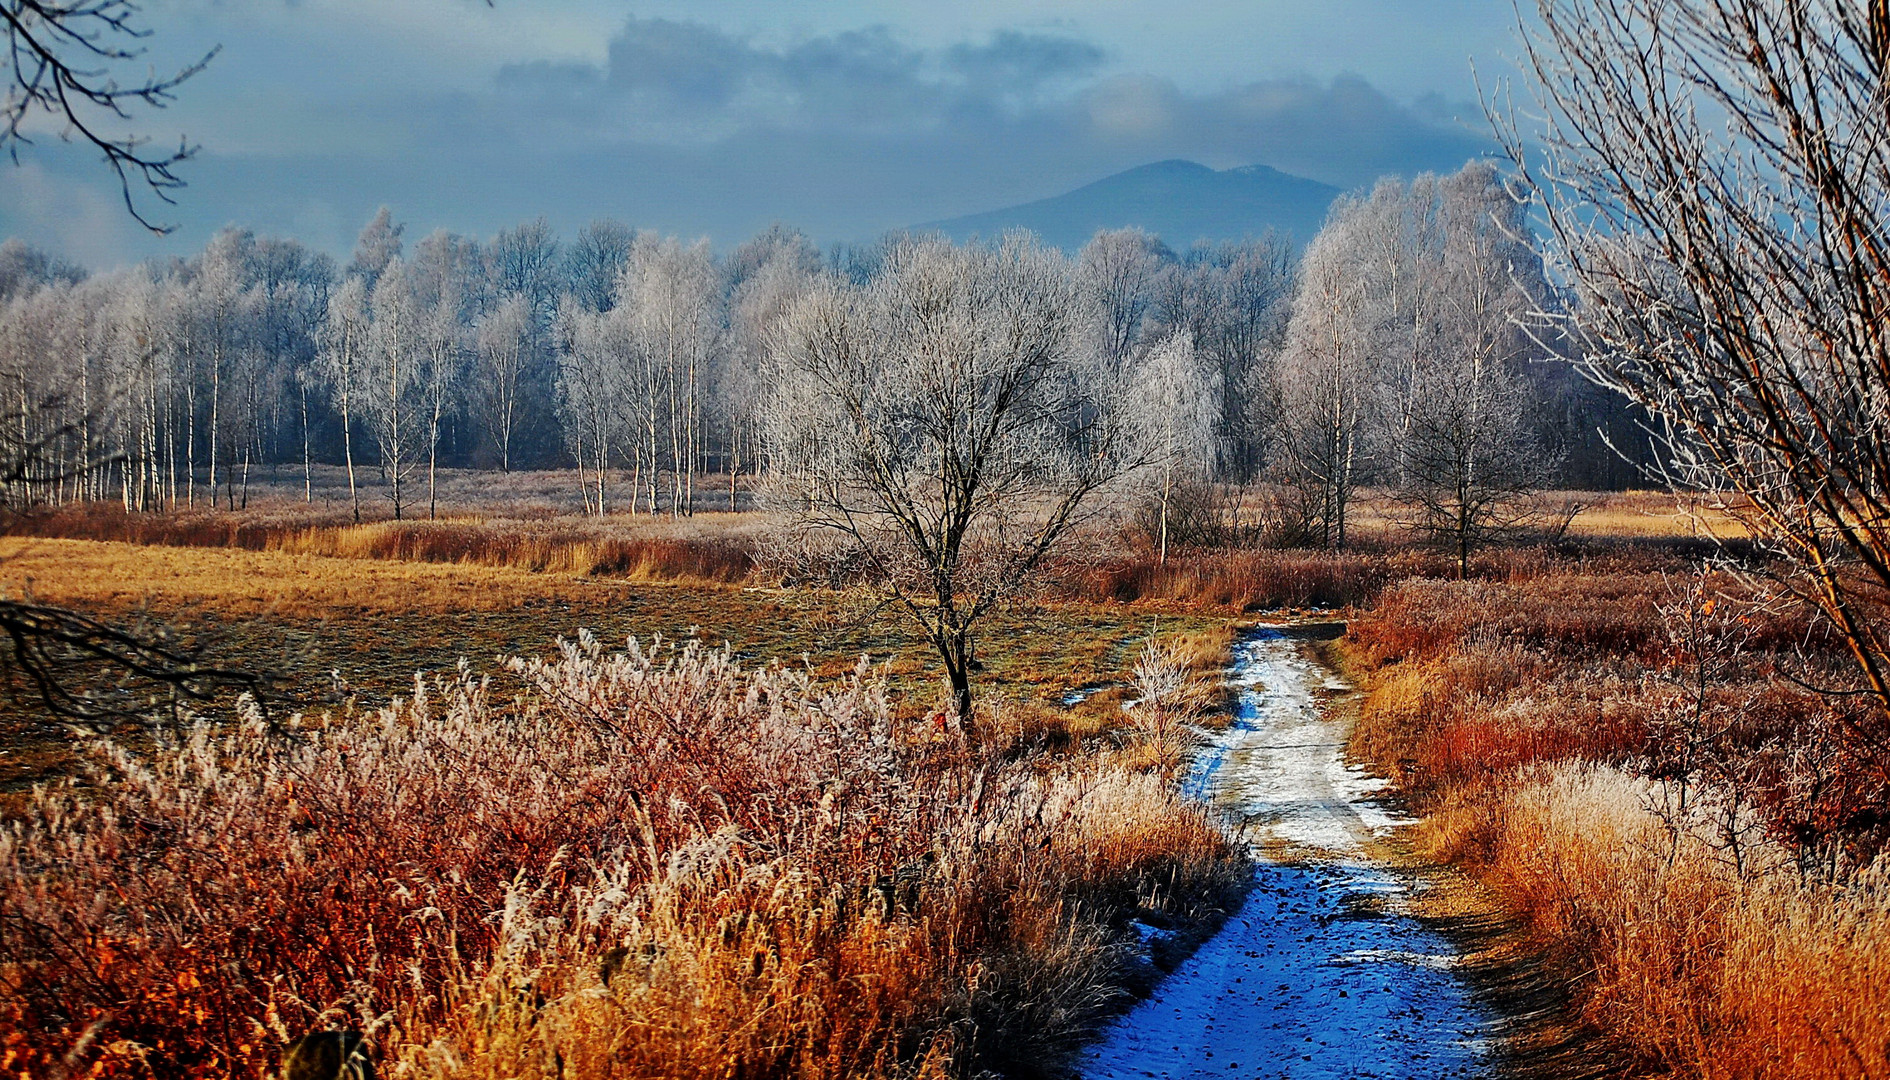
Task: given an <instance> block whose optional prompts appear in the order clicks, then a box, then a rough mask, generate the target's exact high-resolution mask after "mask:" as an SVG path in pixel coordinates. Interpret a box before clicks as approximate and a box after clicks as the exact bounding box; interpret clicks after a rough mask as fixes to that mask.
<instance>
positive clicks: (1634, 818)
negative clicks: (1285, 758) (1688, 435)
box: [1348, 554, 1890, 1078]
mask: <svg viewBox="0 0 1890 1080" xmlns="http://www.w3.org/2000/svg"><path fill="white" fill-rule="evenodd" d="M1763 595H1764V594H1763V593H1762V592H1760V591H1757V590H1756V589H1755V587H1754V584H1753V582H1752V581H1751V580H1749V579H1746V578H1741V577H1735V576H1732V575H1729V574H1725V573H1722V572H1715V571H1712V570H1711V569H1702V568H1701V567H1700V566H1699V565H1697V564H1692V565H1690V564H1688V563H1685V562H1682V561H1680V560H1677V559H1674V558H1671V557H1660V556H1653V555H1648V554H1640V555H1635V556H1617V557H1612V558H1602V559H1597V560H1592V561H1589V562H1586V563H1562V564H1555V563H1551V564H1547V565H1543V566H1540V567H1536V568H1530V569H1524V568H1518V571H1517V572H1514V573H1512V574H1511V575H1509V576H1508V577H1506V578H1503V579H1493V580H1484V581H1441V580H1419V581H1407V582H1403V583H1400V584H1398V585H1396V586H1393V587H1392V588H1391V589H1389V590H1388V591H1387V592H1386V593H1385V594H1384V596H1383V597H1382V599H1381V601H1380V602H1379V604H1378V605H1377V606H1376V607H1375V608H1374V609H1373V610H1372V611H1371V612H1369V613H1366V614H1364V615H1362V616H1361V617H1360V618H1358V619H1356V620H1354V621H1353V622H1352V624H1351V629H1350V632H1349V636H1348V643H1349V647H1350V649H1351V650H1352V654H1353V656H1354V657H1355V658H1356V659H1357V660H1358V661H1359V662H1360V663H1361V665H1362V666H1363V667H1364V668H1366V669H1368V670H1370V671H1371V675H1370V679H1369V684H1370V687H1371V689H1370V694H1369V696H1368V698H1367V699H1366V701H1365V705H1364V710H1363V714H1362V719H1361V722H1360V725H1359V727H1358V729H1357V734H1356V736H1355V740H1354V749H1355V752H1356V753H1357V754H1358V756H1359V757H1361V758H1362V759H1364V760H1365V761H1368V762H1369V763H1371V764H1372V765H1373V766H1374V767H1375V768H1376V769H1378V770H1380V771H1382V772H1383V774H1384V775H1387V776H1391V777H1394V778H1396V779H1397V780H1398V781H1399V784H1400V789H1401V791H1402V792H1403V793H1404V795H1405V796H1406V798H1408V799H1409V800H1410V802H1411V805H1412V806H1413V808H1414V809H1415V810H1417V811H1418V812H1420V813H1421V814H1422V815H1423V819H1424V820H1423V824H1422V825H1421V826H1420V827H1419V829H1418V833H1417V842H1418V844H1419V845H1420V847H1421V848H1422V849H1423V850H1424V851H1425V852H1426V853H1427V854H1429V855H1430V856H1431V857H1433V858H1436V859H1439V860H1443V861H1448V862H1453V863H1457V864H1458V865H1461V866H1464V867H1466V868H1468V869H1469V870H1471V871H1472V872H1473V873H1474V874H1475V875H1476V876H1477V877H1478V878H1479V879H1480V880H1482V881H1483V882H1484V883H1485V884H1486V885H1488V886H1490V887H1491V888H1492V890H1493V892H1494V894H1495V895H1496V896H1497V897H1498V898H1499V899H1500V901H1501V902H1502V903H1503V904H1504V905H1505V906H1506V908H1507V909H1508V911H1509V913H1510V914H1511V915H1512V916H1513V917H1514V918H1515V919H1517V920H1519V923H1520V925H1521V926H1522V927H1523V928H1524V932H1525V933H1526V934H1527V935H1528V936H1529V937H1530V938H1531V939H1532V941H1533V942H1534V945H1535V947H1536V948H1537V949H1538V950H1539V952H1540V954H1541V955H1543V956H1544V957H1546V958H1547V959H1548V960H1549V962H1550V963H1551V965H1552V967H1553V970H1554V971H1556V972H1557V974H1558V977H1559V979H1560V980H1561V981H1562V983H1563V984H1564V985H1566V986H1568V987H1570V988H1571V989H1572V990H1573V992H1574V995H1575V1000H1576V1002H1577V1004H1578V1007H1579V1009H1580V1011H1581V1014H1582V1019H1583V1020H1584V1021H1585V1022H1586V1023H1587V1025H1588V1026H1589V1027H1590V1029H1591V1030H1592V1031H1594V1032H1597V1033H1601V1035H1602V1036H1603V1037H1604V1038H1606V1039H1608V1040H1610V1041H1611V1042H1613V1043H1615V1044H1617V1045H1619V1046H1621V1047H1623V1048H1624V1049H1626V1050H1627V1051H1629V1052H1630V1053H1631V1054H1632V1055H1633V1056H1634V1057H1635V1058H1637V1059H1638V1060H1639V1061H1640V1062H1641V1063H1642V1065H1643V1066H1644V1067H1645V1070H1646V1071H1647V1072H1648V1073H1650V1074H1667V1073H1679V1074H1685V1075H1696V1076H1705V1077H1727V1078H1733V1077H1740V1078H1745V1077H1771V1076H1776V1077H1783V1076H1820V1077H1868V1076H1877V1075H1881V1074H1883V1073H1884V1072H1885V1071H1886V1069H1890V1060H1887V1059H1886V1057H1885V1055H1886V1053H1887V1052H1890V1042H1887V1041H1886V1040H1887V1039H1890V1019H1887V1014H1886V1011H1885V1009H1884V996H1883V986H1884V985H1885V983H1884V978H1885V975H1886V974H1887V973H1886V971H1885V969H1884V963H1885V957H1886V956H1890V892H1886V890H1885V887H1884V875H1885V873H1886V872H1890V856H1886V855H1885V854H1884V848H1885V843H1886V840H1890V829H1886V823H1885V818H1884V815H1883V807H1884V806H1885V805H1886V804H1887V803H1890V769H1887V768H1886V766H1887V765H1890V760H1887V759H1886V757H1885V754H1884V747H1885V746H1886V745H1887V744H1886V740H1885V735H1886V732H1885V731H1884V729H1883V727H1882V725H1881V720H1880V717H1879V716H1877V715H1876V714H1875V713H1874V711H1873V710H1872V709H1870V708H1868V707H1867V706H1864V705H1863V704H1862V703H1860V702H1858V701H1857V700H1856V699H1855V698H1852V699H1842V698H1840V699H1836V700H1833V699H1831V698H1829V697H1827V696H1825V695H1821V694H1819V693H1816V692H1814V691H1813V690H1811V689H1808V687H1809V686H1814V685H1820V684H1828V682H1829V680H1832V679H1833V678H1835V674H1834V673H1836V672H1841V671H1842V670H1843V669H1844V667H1845V665H1846V663H1847V662H1848V660H1847V657H1846V656H1845V655H1844V654H1843V651H1842V645H1841V643H1840V642H1838V641H1836V640H1834V636H1833V635H1831V634H1830V633H1829V632H1828V631H1822V630H1820V629H1819V628H1818V626H1817V625H1816V624H1815V623H1812V622H1810V621H1808V620H1807V619H1806V618H1805V617H1804V616H1803V615H1802V614H1799V615H1796V616H1794V615H1793V614H1791V613H1790V610H1789V609H1786V608H1783V607H1781V606H1779V605H1776V604H1772V605H1768V604H1766V603H1764V602H1763Z"/></svg>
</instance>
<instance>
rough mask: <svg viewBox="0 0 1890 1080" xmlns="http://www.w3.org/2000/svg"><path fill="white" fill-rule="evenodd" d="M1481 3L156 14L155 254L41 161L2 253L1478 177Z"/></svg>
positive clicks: (664, 3)
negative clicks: (1120, 190) (9, 245)
mask: <svg viewBox="0 0 1890 1080" xmlns="http://www.w3.org/2000/svg"><path fill="white" fill-rule="evenodd" d="M1513 20H1514V13H1513V9H1512V8H1511V7H1510V5H1509V4H1508V3H1505V2H1502V0H1480V2H1470V0H1427V2H1422V3H1419V2H1415V0H1326V2H1295V0H1213V2H1192V3H1191V2H1187V0H1005V2H997V0H960V2H957V3H949V4H941V3H937V2H935V0H934V2H931V3H917V2H899V3H894V2H883V0H882V2H869V0H835V2H827V3H821V4H818V5H813V4H792V5H790V4H784V3H778V2H777V3H764V2H760V0H693V2H682V0H658V2H643V3H634V4H630V3H622V2H606V0H567V2H554V0H497V3H496V5H494V6H491V7H488V6H486V5H485V4H483V3H480V2H478V0H154V2H153V3H152V4H151V5H150V7H149V9H148V12H147V17H146V22H147V24H148V25H149V27H150V28H151V29H152V30H153V31H154V32H155V36H154V38H153V47H152V51H151V59H152V61H153V62H155V63H156V64H157V65H158V66H159V67H160V68H163V67H164V66H165V65H167V64H168V65H175V64H177V63H180V62H182V61H184V60H186V59H188V58H192V57H194V56H195V55H198V54H200V53H201V52H202V51H203V50H204V49H207V48H208V47H210V46H212V45H217V44H220V45H222V46H223V51H222V53H221V54H220V55H219V56H218V57H217V59H216V60H215V61H214V62H213V63H212V65H211V67H210V69H209V70H208V71H207V72H205V73H204V74H203V75H202V76H200V77H199V78H197V79H195V80H193V81H192V82H190V83H189V84H187V85H186V86H185V87H184V88H183V90H182V91H180V99H181V100H179V102H178V103H177V104H175V105H173V106H172V107H171V108H169V109H168V110H165V111H163V112H159V113H153V114H149V115H146V116H143V117H141V118H140V130H142V131H144V132H146V133H149V134H150V135H152V136H153V137H154V138H155V140H156V141H157V142H159V143H165V142H170V141H174V140H175V139H176V138H177V137H178V136H179V135H183V136H185V137H187V138H188V139H190V140H191V141H192V142H194V143H198V144H200V145H201V146H202V148H203V149H202V153H201V156H200V157H199V158H198V159H197V160H195V161H193V162H191V163H189V164H188V165H186V166H185V167H184V175H185V177H186V179H187V180H189V182H190V186H189V187H188V188H187V189H185V190H184V191H183V192H181V193H180V196H179V202H180V205H179V206H177V207H163V206H154V207H153V208H152V209H153V212H154V214H156V215H157V216H158V217H159V218H160V219H161V220H165V221H168V222H173V223H176V224H177V225H178V226H179V228H178V230H177V232H176V234H175V235H173V236H171V237H168V238H164V239H156V240H154V239H152V238H149V237H146V236H144V235H142V234H141V233H140V231H139V230H138V228H137V227H136V225H135V224H134V223H133V222H131V221H130V219H129V218H128V217H127V216H126V215H125V214H124V212H123V210H122V209H121V208H120V207H119V206H118V198H117V192H116V190H115V185H114V181H112V179H111V178H110V177H109V175H107V174H106V173H105V172H104V170H103V169H102V167H101V166H99V165H98V164H97V163H96V162H95V161H94V160H93V159H92V158H90V157H89V156H88V155H86V154H83V153H80V152H79V151H78V150H77V149H76V148H73V147H67V146H62V145H61V144H60V143H59V141H58V139H57V138H56V137H55V136H53V135H51V134H50V133H49V134H48V135H46V136H44V137H42V138H40V139H39V141H38V143H37V144H36V145H35V146H32V147H27V148H24V149H23V150H22V152H21V160H22V162H23V164H22V165H21V166H20V167H18V168H15V167H13V166H10V165H7V166H0V169H4V170H5V179H4V181H0V234H5V235H22V236H25V237H27V238H28V239H30V240H33V241H34V242H36V243H39V244H41V245H42V246H46V247H48V248H51V249H53V250H55V251H57V252H59V253H61V254H64V255H66V256H68V257H70V258H74V259H77V260H80V261H82V262H85V263H88V264H90V265H93V266H103V265H110V264H112V263H115V262H121V261H125V260H127V259H131V258H136V257H140V256H144V255H149V254H166V253H186V252H189V251H192V250H195V249H196V248H198V247H200V246H201V244H202V243H203V241H204V239H205V238H206V237H207V236H208V235H209V233H210V232H211V231H213V230H214V229H216V228H217V227H219V226H221V225H224V224H230V223H235V224H242V225H247V226H250V227H253V228H256V229H258V230H260V231H264V232H270V233H286V234H291V235H295V236H299V237H301V238H303V239H304V240H307V241H309V242H311V243H313V244H315V245H317V246H320V247H323V248H325V249H328V250H331V251H337V252H340V251H343V250H345V249H346V248H347V246H348V245H349V244H350V242H351V241H352V238H353V236H354V234H355V232H356V231H357V230H358V229H359V227H360V225H361V223H362V222H364V221H365V220H366V219H367V218H368V217H369V216H370V215H371V214H372V213H373V212H374V210H375V208H376V207H378V206H379V205H381V204H382V203H386V204H388V205H390V206H392V207H393V209H394V211H395V214H396V216H397V217H398V218H400V219H402V220H404V221H406V222H408V223H409V229H410V235H418V234H424V233H425V232H428V231H430V230H432V229H433V228H436V227H446V228H452V229H456V230H458V231H462V232H466V233H470V234H474V235H486V234H489V233H491V232H492V231H494V230H496V229H498V228H501V227H504V226H506V225H510V224H514V223H517V222H519V221H522V220H528V219H530V218H533V217H536V216H538V215H540V214H543V215H545V216H546V217H548V218H549V219H550V220H551V222H552V224H553V225H555V226H557V227H558V228H559V229H560V230H562V231H565V232H567V233H568V232H569V231H571V230H573V229H575V228H577V227H579V226H581V225H582V224H583V223H585V222H586V221H589V220H591V219H592V218H595V217H599V216H612V217H617V218H620V219H622V220H624V221H627V222H629V223H631V224H633V225H637V226H641V227H649V228H657V229H662V230H665V231H671V232H677V233H681V234H684V235H687V236H698V235H706V236H709V237H710V238H711V239H713V240H714V241H715V242H716V243H717V244H718V246H727V245H730V244H733V243H737V242H739V241H740V240H741V239H742V238H743V237H745V236H746V235H748V234H750V233H752V232H754V231H755V230H757V229H759V228H762V227H765V226H766V225H767V224H769V223H770V222H772V221H777V220H779V221H785V222H788V223H790V224H794V225H799V226H801V227H803V228H805V229H807V230H808V231H809V232H810V233H812V234H814V235H815V236H816V238H818V239H821V240H835V239H856V238H865V237H870V236H872V235H875V234H877V233H878V232H880V231H882V230H884V229H887V228H893V227H898V226H900V225H905V224H910V223H912V222H916V221H926V220H933V219H937V218H944V217H949V216H953V215H957V214H962V213H970V212H976V211H981V210H987V209H992V208H995V207H998V206H1002V205H1008V204H1010V203H1015V202H1021V201H1025V200H1028V199H1034V198H1040V197H1043V196H1046V195H1052V194H1056V193H1058V192H1060V191H1063V190H1067V189H1068V188H1070V187H1073V186H1076V185H1078V184H1081V183H1085V182H1088V181H1090V180H1094V179H1097V178H1099V177H1101V176H1104V175H1107V174H1108V173H1111V172H1115V171H1118V170H1120V169H1124V168H1128V167H1131V166H1134V165H1139V164H1144V163H1146V162H1149V161H1155V160H1159V159H1162V158H1168V157H1186V158H1191V159H1194V160H1197V161H1201V162H1203V163H1206V164H1209V165H1213V166H1216V167H1229V166H1234V165H1246V164H1254V163H1260V164H1267V165H1272V166H1274V167H1276V168H1279V169H1283V170H1286V171H1288V172H1293V173H1298V174H1300V175H1304V176H1309V177H1312V178H1314V179H1318V180H1323V181H1327V182H1329V183H1334V184H1338V185H1340V186H1346V187H1350V186H1356V185H1360V184H1364V183H1368V182H1369V181H1370V180H1371V179H1372V178H1374V177H1375V176H1377V175H1379V174H1381V173H1385V172H1403V173H1409V172H1414V171H1418V170H1421V169H1427V168H1451V167H1454V166H1455V165H1457V164H1460V163H1461V162H1462V161H1463V160H1464V159H1465V158H1467V157H1469V156H1472V155H1474V154H1476V153H1479V152H1482V151H1484V150H1486V149H1487V141H1486V139H1485V137H1484V135H1483V125H1482V120H1481V117H1480V114H1479V113H1478V111H1477V109H1476V106H1475V87H1474V84H1473V81H1472V77H1471V65H1472V61H1473V59H1474V61H1475V63H1476V65H1477V68H1478V69H1479V70H1480V71H1482V72H1483V73H1484V76H1485V78H1486V79H1488V78H1489V77H1491V76H1492V75H1497V76H1500V75H1501V74H1502V72H1503V71H1505V70H1507V69H1508V67H1509V61H1508V59H1507V57H1508V56H1509V55H1511V54H1513V52H1514V46H1513V44H1512V35H1513Z"/></svg>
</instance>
